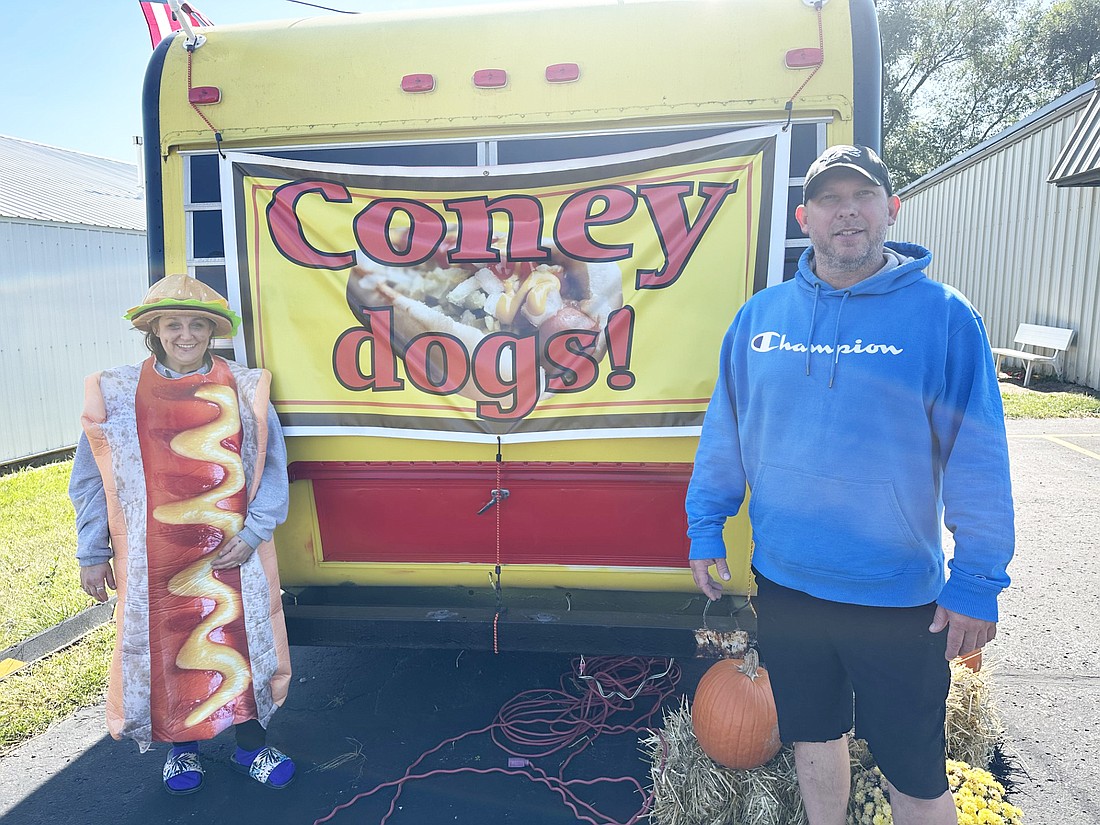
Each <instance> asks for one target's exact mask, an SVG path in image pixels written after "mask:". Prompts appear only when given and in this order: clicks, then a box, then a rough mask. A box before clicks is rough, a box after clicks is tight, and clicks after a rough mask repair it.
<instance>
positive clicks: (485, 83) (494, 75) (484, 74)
mask: <svg viewBox="0 0 1100 825" xmlns="http://www.w3.org/2000/svg"><path fill="white" fill-rule="evenodd" d="M474 85H475V86H477V87H478V88H479V89H499V88H501V87H503V86H507V85H508V72H506V71H504V69H478V70H477V71H476V72H474Z"/></svg>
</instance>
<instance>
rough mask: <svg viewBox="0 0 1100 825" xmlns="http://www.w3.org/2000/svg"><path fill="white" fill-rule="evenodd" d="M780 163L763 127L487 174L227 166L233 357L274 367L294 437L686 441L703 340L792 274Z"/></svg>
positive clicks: (261, 163) (772, 133) (234, 156)
mask: <svg viewBox="0 0 1100 825" xmlns="http://www.w3.org/2000/svg"><path fill="white" fill-rule="evenodd" d="M788 152H789V143H788V142H787V139H786V137H785V136H784V135H782V133H781V132H780V131H779V130H778V129H776V128H771V127H769V128H763V127H761V128H753V129H746V130H742V131H739V132H734V133H726V134H723V135H718V136H716V137H713V138H705V139H700V140H693V141H690V142H684V143H679V144H674V145H670V146H664V147H659V148H656V149H649V150H645V151H640V152H631V153H626V154H619V155H607V156H602V157H595V158H581V159H574V160H569V161H554V162H547V163H538V164H517V165H511V166H508V165H499V166H492V167H487V166H486V167H482V166H470V167H417V168H411V167H376V166H351V165H347V164H333V163H322V162H313V161H305V160H287V159H283V158H274V157H267V156H264V155H258V154H245V153H232V152H230V153H227V154H226V158H225V159H224V160H223V161H222V166H221V169H222V188H223V191H225V192H229V193H230V194H229V198H228V200H229V201H230V208H228V209H227V210H226V212H225V214H224V216H223V228H224V231H225V235H226V248H227V250H230V252H229V253H228V255H227V257H228V269H229V291H230V296H231V298H232V299H233V300H234V301H237V300H239V302H240V305H241V307H242V309H243V314H244V317H245V324H244V334H242V335H241V336H239V337H238V339H237V340H236V341H235V347H236V354H237V358H238V360H240V361H243V362H247V363H251V364H256V365H258V366H270V367H271V368H272V369H275V370H277V371H278V374H279V394H278V397H277V398H276V399H275V407H276V409H277V410H278V412H279V415H280V416H281V418H282V421H283V423H284V425H286V427H287V434H288V435H354V434H363V435H387V434H388V435H400V436H402V437H408V438H430V439H433V440H456V441H475V442H476V441H483V442H492V441H494V440H495V439H496V438H497V437H500V436H507V437H508V438H509V439H510V440H513V441H518V440H527V441H552V440H558V439H573V438H629V437H634V436H639V435H642V436H660V435H691V434H695V433H697V432H698V428H699V426H700V425H701V422H702V416H703V413H704V411H705V409H706V403H707V400H708V399H709V395H710V391H711V389H712V383H713V376H712V375H711V373H712V371H713V365H712V364H711V361H712V355H711V353H712V352H713V351H714V350H715V349H716V348H717V346H718V341H717V340H711V338H712V337H713V336H712V335H711V334H710V331H711V330H722V329H725V327H726V326H727V325H728V323H729V319H730V318H732V316H733V314H734V312H735V311H736V309H737V307H739V306H740V305H741V304H742V303H743V301H744V300H745V298H746V297H747V295H746V291H747V287H746V284H752V283H753V282H754V279H756V280H760V281H761V282H762V283H761V285H762V284H763V283H764V282H767V280H768V279H769V278H774V277H775V276H776V275H777V273H780V271H781V269H780V268H781V266H782V238H783V230H784V227H783V226H776V225H774V224H775V223H777V222H775V221H773V220H771V218H770V217H769V216H771V215H772V213H773V210H774V208H775V206H774V205H775V203H776V202H777V201H778V200H779V199H782V198H785V197H786V189H785V186H786V178H785V177H784V176H783V175H777V174H776V169H777V168H783V167H785V165H786V162H787V161H786V158H787V153H788ZM685 308H690V314H689V313H688V312H685Z"/></svg>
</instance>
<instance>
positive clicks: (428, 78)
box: [401, 74, 435, 92]
mask: <svg viewBox="0 0 1100 825" xmlns="http://www.w3.org/2000/svg"><path fill="white" fill-rule="evenodd" d="M434 88H435V76H434V75H430V74H407V75H405V76H404V77H403V78H401V91H403V92H430V91H431V90H432V89H434Z"/></svg>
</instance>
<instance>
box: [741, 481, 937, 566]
mask: <svg viewBox="0 0 1100 825" xmlns="http://www.w3.org/2000/svg"><path fill="white" fill-rule="evenodd" d="M749 517H750V520H751V522H752V531H753V538H754V541H755V544H756V552H757V553H761V554H763V556H764V557H766V558H767V559H768V560H770V561H771V562H772V563H773V564H776V565H780V566H783V567H786V568H788V569H791V570H805V571H815V572H821V573H828V574H830V575H834V576H839V577H841V578H847V579H876V578H881V577H883V576H890V575H895V574H898V573H901V572H902V571H904V570H907V569H909V570H911V569H914V568H915V567H925V566H927V565H926V564H920V563H919V559H920V556H921V555H922V554H921V553H920V548H921V543H920V542H919V541H918V539H917V537H916V535H915V534H914V533H913V530H912V528H911V527H910V526H909V523H908V521H907V520H906V518H905V513H904V512H903V511H902V509H901V505H900V504H899V502H898V496H897V491H896V490H895V488H894V483H893V481H892V480H891V479H889V478H844V477H840V476H825V475H816V474H813V473H807V472H805V471H803V470H796V469H793V468H790V467H780V466H775V465H769V464H762V465H761V468H760V472H759V473H758V474H757V478H756V484H755V485H753V487H752V496H751V498H750V501H749Z"/></svg>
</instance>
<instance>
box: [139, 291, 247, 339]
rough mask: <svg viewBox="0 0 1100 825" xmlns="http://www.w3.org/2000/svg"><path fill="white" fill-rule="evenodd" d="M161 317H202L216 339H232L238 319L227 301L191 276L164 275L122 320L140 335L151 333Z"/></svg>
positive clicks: (238, 322)
mask: <svg viewBox="0 0 1100 825" xmlns="http://www.w3.org/2000/svg"><path fill="white" fill-rule="evenodd" d="M164 315H203V316H205V317H207V318H209V319H210V320H211V321H213V322H214V337H215V338H232V337H233V336H234V335H236V334H237V329H238V327H240V325H241V316H239V315H238V314H237V313H235V312H234V311H233V310H231V309H230V308H229V301H227V300H226V299H225V298H223V297H222V296H221V295H219V294H218V293H217V292H216V291H215V290H213V289H211V288H210V287H208V286H207V285H206V284H204V283H203V282H202V281H200V280H198V279H196V278H192V277H191V276H190V275H166V276H165V277H163V278H161V279H160V280H159V281H157V282H156V283H155V284H153V286H152V287H150V289H149V291H148V292H146V293H145V298H144V300H143V301H142V302H141V303H140V304H139V305H138V306H136V307H132V308H131V309H129V310H127V311H126V314H125V315H124V316H123V317H124V318H125V319H126V320H127V321H130V322H132V323H133V325H134V327H135V328H136V329H140V330H141V331H142V332H151V331H152V329H153V326H152V325H153V322H154V321H155V320H157V318H160V317H161V316H164Z"/></svg>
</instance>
